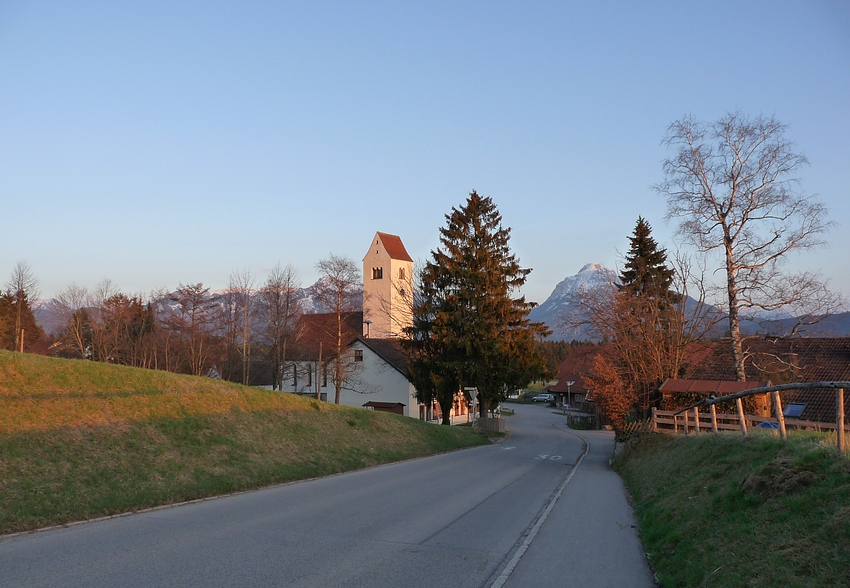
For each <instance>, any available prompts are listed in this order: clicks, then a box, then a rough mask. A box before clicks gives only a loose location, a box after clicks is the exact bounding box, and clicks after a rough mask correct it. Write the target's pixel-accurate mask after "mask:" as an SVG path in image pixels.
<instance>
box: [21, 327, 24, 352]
mask: <svg viewBox="0 0 850 588" xmlns="http://www.w3.org/2000/svg"><path fill="white" fill-rule="evenodd" d="M24 332H25V331H24V329H21V353H23V352H24Z"/></svg>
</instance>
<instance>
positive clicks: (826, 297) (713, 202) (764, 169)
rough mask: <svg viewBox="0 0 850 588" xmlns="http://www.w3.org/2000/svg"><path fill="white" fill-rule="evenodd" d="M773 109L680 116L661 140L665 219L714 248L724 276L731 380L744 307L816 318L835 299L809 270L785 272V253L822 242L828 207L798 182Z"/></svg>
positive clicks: (740, 369) (798, 158)
mask: <svg viewBox="0 0 850 588" xmlns="http://www.w3.org/2000/svg"><path fill="white" fill-rule="evenodd" d="M785 130H786V127H785V125H782V124H780V123H779V122H778V121H777V120H776V119H774V118H773V117H763V116H759V117H757V118H754V119H750V118H748V117H746V116H745V115H743V114H741V113H738V112H735V113H730V114H727V115H726V116H724V117H722V118H721V119H719V120H718V121H717V122H715V123H711V124H707V123H703V122H699V121H697V120H695V119H694V118H693V117H690V116H687V117H684V118H682V119H681V120H678V121H676V122H674V123H673V124H671V125H670V127H669V128H668V131H667V135H666V137H665V139H664V144H665V145H666V146H667V147H668V148H671V149H672V150H673V151H674V154H673V157H671V158H669V159H667V160H665V162H664V166H663V170H664V176H665V178H664V181H663V182H661V183H660V184H658V185H657V186H655V189H656V191H657V192H659V193H660V194H664V195H666V197H667V219H668V220H669V219H674V218H675V219H681V220H680V223H679V227H678V232H679V234H680V235H682V236H683V237H684V238H685V239H686V240H687V241H688V242H690V243H692V244H693V245H695V246H696V248H697V249H698V250H699V251H700V252H703V253H706V254H710V253H715V252H719V253H720V254H721V257H722V259H723V265H722V267H723V269H724V270H725V275H726V302H727V304H728V309H727V310H728V316H729V332H730V335H731V338H732V348H733V353H734V357H735V364H736V371H737V378H738V380H741V381H743V380H745V379H746V374H745V371H744V363H745V361H746V355H745V351H744V348H743V343H742V342H743V337H742V335H741V327H740V321H741V319H742V314H744V315H747V314H753V313H757V312H758V311H775V310H780V309H788V308H789V307H790V308H793V310H794V311H795V312H798V313H800V312H802V314H803V315H805V316H812V317H814V316H818V315H822V314H824V313H825V312H829V311H831V310H832V309H833V308H834V306H835V305H836V304H839V303H840V300H838V298H837V297H835V296H834V295H832V294H830V293H829V291H828V290H827V289H826V288H825V286H824V285H823V283H822V282H821V280H820V278H819V276H818V275H817V274H816V273H811V272H804V273H801V274H797V275H789V274H786V273H785V272H783V262H784V260H785V259H786V256H787V254H788V253H790V252H792V251H796V250H802V249H808V248H812V247H816V246H819V245H823V244H824V241H823V240H822V238H821V234H822V233H824V232H825V231H826V230H827V229H828V228H829V226H830V223H829V222H828V221H827V220H826V208H825V207H824V205H823V204H822V203H821V202H820V201H819V200H818V199H817V198H816V197H815V196H811V195H807V194H805V193H804V192H803V191H801V190H800V188H799V186H798V180H797V178H795V177H794V174H795V172H797V170H799V169H800V168H801V167H802V166H804V165H805V164H807V163H808V161H807V160H806V158H805V157H804V156H803V155H801V154H799V153H797V152H796V151H795V146H794V144H793V143H792V142H791V141H789V140H788V139H786V138H785Z"/></svg>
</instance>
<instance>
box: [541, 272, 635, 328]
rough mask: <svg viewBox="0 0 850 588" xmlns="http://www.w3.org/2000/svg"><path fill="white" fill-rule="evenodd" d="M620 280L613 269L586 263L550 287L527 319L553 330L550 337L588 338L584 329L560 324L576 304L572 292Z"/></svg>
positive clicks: (615, 282) (608, 284)
mask: <svg viewBox="0 0 850 588" xmlns="http://www.w3.org/2000/svg"><path fill="white" fill-rule="evenodd" d="M619 283H620V279H619V278H618V277H617V272H615V271H614V270H612V269H609V268H607V267H605V266H604V265H602V264H601V263H598V262H593V263H588V264H585V265H584V266H583V267H582V268H581V269H580V270H579V271H578V273H577V274H575V275H574V276H567V277H566V278H564V279H563V280H561V282H559V283H558V285H557V286H555V289H554V290H552V293H551V294H550V295H549V298H547V299H546V301H545V302H544V303H543V304H541V305H540V306H537V307H535V308H533V309H532V310H531V312H530V313H529V314H528V318H530V319H531V320H532V321H539V322H543V323H546V324H547V325H548V326H549V328H550V329H552V339H555V340H567V341H569V340H570V339H577V340H582V339H587V338H588V335H587V333H585V332H584V331H583V330H581V329H570V328H568V327H565V326H563V325H562V324H561V323H562V317H563V316H564V315H565V314H566V313H567V312H568V311H569V310H570V309H571V308H573V307H574V305H575V299H574V295H575V294H576V293H577V292H580V291H582V290H591V289H593V288H597V287H600V286H603V287H604V286H613V285H614V284H619Z"/></svg>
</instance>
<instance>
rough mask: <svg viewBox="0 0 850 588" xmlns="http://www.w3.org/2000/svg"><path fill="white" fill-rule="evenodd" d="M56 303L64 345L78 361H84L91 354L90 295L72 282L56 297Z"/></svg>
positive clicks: (84, 288) (86, 290)
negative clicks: (77, 357) (72, 352)
mask: <svg viewBox="0 0 850 588" xmlns="http://www.w3.org/2000/svg"><path fill="white" fill-rule="evenodd" d="M56 303H57V304H56V306H55V309H56V313H57V314H58V315H59V318H60V319H61V320H62V324H63V325H64V327H63V331H62V336H63V338H64V339H65V344H66V345H69V346H72V347H73V348H74V352H75V354H76V355H79V357H80V359H86V358H87V357H88V356H89V354H90V353H91V349H90V348H89V346H90V344H91V341H90V337H89V330H90V320H89V309H88V307H90V306H91V295H90V294H89V291H88V289H87V288H86V287H84V286H78V285H77V284H76V283H74V282H72V283H71V285H70V286H68V287H67V288H65V289H64V290H63V291H62V292H60V293H59V294H58V295H57V296H56Z"/></svg>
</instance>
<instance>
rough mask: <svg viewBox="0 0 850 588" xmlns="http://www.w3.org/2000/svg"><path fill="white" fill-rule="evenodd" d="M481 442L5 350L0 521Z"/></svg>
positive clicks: (20, 523)
mask: <svg viewBox="0 0 850 588" xmlns="http://www.w3.org/2000/svg"><path fill="white" fill-rule="evenodd" d="M51 373H52V374H53V375H52V376H51ZM64 386H67V388H65V387H64ZM486 442H487V439H486V438H485V437H483V436H481V435H477V434H475V433H473V432H472V431H471V430H469V429H467V428H457V427H440V426H434V425H430V424H427V423H423V422H421V421H417V420H415V419H411V418H407V417H401V416H398V415H392V414H388V413H380V412H373V411H366V410H362V409H351V408H346V407H339V406H335V405H330V404H327V403H322V402H318V401H316V400H311V399H305V398H300V397H296V396H293V395H289V394H281V393H274V392H269V391H266V390H261V389H256V388H245V387H242V386H238V385H234V384H229V383H226V382H220V381H215V380H210V379H207V378H194V377H189V376H179V375H175V374H167V373H161V372H153V371H149V370H138V369H133V368H126V367H122V366H112V365H105V364H94V363H90V362H84V361H63V360H55V359H50V358H44V357H38V356H29V355H22V354H15V353H9V352H0V533H8V532H14V531H21V530H27V529H34V528H38V527H43V526H47V525H55V524H62V523H66V522H70V521H75V520H82V519H87V518H92V517H97V516H103V515H107V514H115V513H120V512H127V511H132V510H137V509H141V508H146V507H150V506H155V505H161V504H168V503H173V502H180V501H184V500H191V499H195V498H200V497H205V496H213V495H218V494H223V493H228V492H234V491H240V490H247V489H251V488H258V487H261V486H265V485H269V484H275V483H280V482H287V481H292V480H299V479H304V478H311V477H316V476H322V475H326V474H332V473H337V472H343V471H348V470H351V469H356V468H362V467H366V466H370V465H376V464H381V463H387V462H390V461H397V460H401V459H407V458H411V457H418V456H423V455H429V454H433V453H438V452H441V451H448V450H452V449H456V448H460V447H469V446H472V445H479V444H483V443H486Z"/></svg>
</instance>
